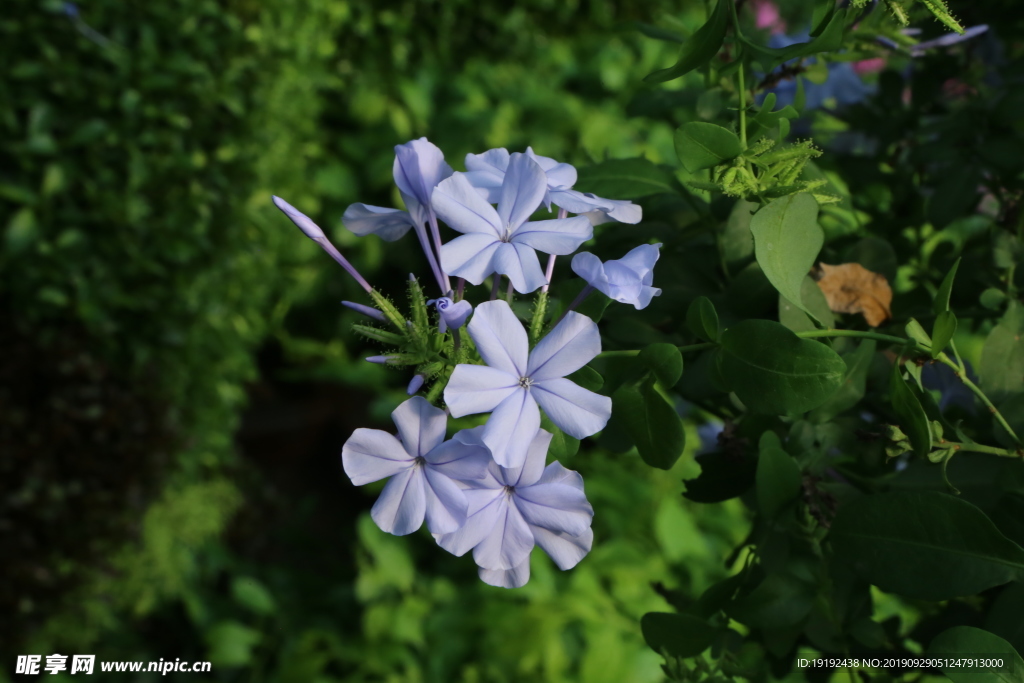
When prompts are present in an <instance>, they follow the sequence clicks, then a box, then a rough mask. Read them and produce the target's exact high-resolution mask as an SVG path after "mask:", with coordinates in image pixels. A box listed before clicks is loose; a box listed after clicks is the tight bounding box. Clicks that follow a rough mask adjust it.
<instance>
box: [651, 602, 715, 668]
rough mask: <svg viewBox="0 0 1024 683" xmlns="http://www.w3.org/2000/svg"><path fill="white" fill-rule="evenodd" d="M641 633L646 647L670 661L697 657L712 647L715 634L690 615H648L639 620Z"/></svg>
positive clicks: (708, 625)
mask: <svg viewBox="0 0 1024 683" xmlns="http://www.w3.org/2000/svg"><path fill="white" fill-rule="evenodd" d="M640 630H641V631H642V632H643V634H644V640H646V641H647V645H648V646H650V648H651V649H652V650H654V651H655V652H657V653H658V654H662V652H664V653H667V654H668V655H669V656H670V657H696V656H697V655H699V654H700V653H701V652H704V650H706V649H708V648H709V647H711V643H712V642H714V640H715V637H716V636H717V635H718V632H717V630H716V629H715V628H714V627H712V626H711V624H709V623H708V622H706V621H704V620H703V619H699V618H697V617H695V616H693V615H690V614H671V613H668V612H648V613H647V614H645V615H644V616H643V617H641V618H640Z"/></svg>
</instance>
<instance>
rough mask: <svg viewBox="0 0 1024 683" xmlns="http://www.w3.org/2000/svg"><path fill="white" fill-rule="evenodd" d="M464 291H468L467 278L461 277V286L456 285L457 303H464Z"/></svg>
mask: <svg viewBox="0 0 1024 683" xmlns="http://www.w3.org/2000/svg"><path fill="white" fill-rule="evenodd" d="M464 291H466V278H464V277H460V278H459V284H457V285H455V301H462V293H463V292H464Z"/></svg>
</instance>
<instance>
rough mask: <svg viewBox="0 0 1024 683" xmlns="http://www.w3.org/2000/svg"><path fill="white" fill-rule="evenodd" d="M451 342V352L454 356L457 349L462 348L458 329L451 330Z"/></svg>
mask: <svg viewBox="0 0 1024 683" xmlns="http://www.w3.org/2000/svg"><path fill="white" fill-rule="evenodd" d="M452 341H453V342H454V345H453V348H452V351H454V353H455V354H458V353H459V349H460V348H461V347H462V335H461V334H459V330H458V328H456V329H454V330H452Z"/></svg>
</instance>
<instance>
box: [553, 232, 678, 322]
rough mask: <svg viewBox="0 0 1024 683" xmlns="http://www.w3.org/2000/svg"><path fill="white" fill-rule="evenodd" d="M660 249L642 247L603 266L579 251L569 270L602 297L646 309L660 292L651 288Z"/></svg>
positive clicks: (594, 258)
mask: <svg viewBox="0 0 1024 683" xmlns="http://www.w3.org/2000/svg"><path fill="white" fill-rule="evenodd" d="M660 248H661V245H660V244H642V245H640V246H639V247H637V248H636V249H633V250H631V251H630V252H629V253H628V254H626V255H625V256H623V257H622V258H621V259H618V260H614V261H606V262H604V263H601V259H599V258H598V257H596V256H594V255H593V254H591V253H589V252H583V253H581V254H576V256H574V257H573V259H572V270H573V272H574V273H576V274H577V275H579V276H580V277H581V278H583V279H584V280H586V281H587V284H588V285H589V286H591V287H593V288H594V289H596V290H598V291H599V292H602V293H603V294H604V295H605V296H607V297H609V298H611V299H615V300H616V301H620V302H622V303H624V304H633V306H634V307H635V308H637V309H641V308H646V307H647V305H648V304H650V303H651V299H652V298H654V297H656V296H658V295H659V294H661V290H660V289H658V288H657V287H652V286H651V283H652V282H654V264H655V263H656V262H657V261H658V256H659V255H660V252H659V251H658V250H659V249H660Z"/></svg>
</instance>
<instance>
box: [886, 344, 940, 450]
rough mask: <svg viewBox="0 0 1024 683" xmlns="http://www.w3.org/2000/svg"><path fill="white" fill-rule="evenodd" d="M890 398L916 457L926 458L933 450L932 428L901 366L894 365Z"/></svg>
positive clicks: (897, 363) (890, 382)
mask: <svg viewBox="0 0 1024 683" xmlns="http://www.w3.org/2000/svg"><path fill="white" fill-rule="evenodd" d="M889 397H890V400H891V401H892V409H893V410H895V411H896V415H897V417H899V419H900V428H901V429H902V430H903V433H904V434H906V435H907V438H908V439H910V445H911V446H913V448H914V455H916V456H918V457H922V458H923V457H925V456H927V455H928V451H930V450H931V449H932V428H931V424H930V423H929V421H928V416H927V415H926V414H925V412H924V407H922V406H921V401H919V400H918V398H917V395H916V394H914V392H913V391H911V389H910V387H908V386H907V384H906V382H904V381H903V375H902V374H901V373H900V364H899V362H895V363H893V364H892V375H891V378H890V380H889Z"/></svg>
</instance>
